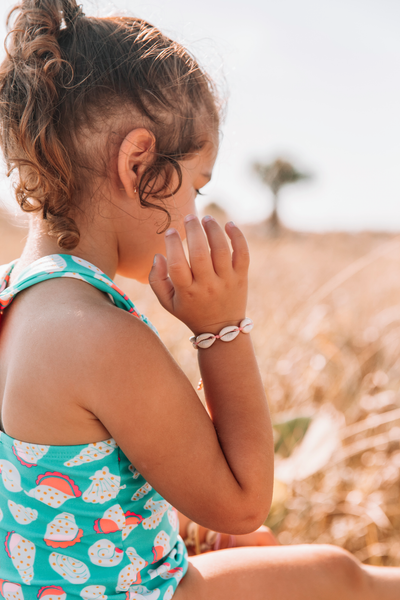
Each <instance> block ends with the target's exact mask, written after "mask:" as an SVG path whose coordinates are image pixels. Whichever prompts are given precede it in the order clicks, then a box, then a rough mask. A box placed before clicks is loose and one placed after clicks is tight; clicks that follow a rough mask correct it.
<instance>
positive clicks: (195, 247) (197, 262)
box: [185, 215, 214, 281]
mask: <svg viewBox="0 0 400 600" xmlns="http://www.w3.org/2000/svg"><path fill="white" fill-rule="evenodd" d="M185 229H186V240H187V245H188V250H189V260H190V266H191V268H192V273H193V278H194V279H195V280H197V281H200V280H204V279H207V278H209V277H210V276H211V275H212V274H214V267H213V264H212V260H211V255H210V249H209V247H208V243H207V239H206V236H205V234H204V231H203V228H202V226H201V225H200V221H199V220H198V218H197V217H196V216H195V215H187V216H186V217H185Z"/></svg>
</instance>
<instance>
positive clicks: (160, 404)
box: [0, 0, 400, 600]
mask: <svg viewBox="0 0 400 600" xmlns="http://www.w3.org/2000/svg"><path fill="white" fill-rule="evenodd" d="M10 27H11V32H10V34H9V36H8V38H7V56H6V58H5V60H4V62H3V64H2V67H1V73H0V96H1V102H0V119H1V144H2V149H3V152H4V155H5V159H6V162H7V165H8V169H9V172H10V173H11V172H15V173H16V175H17V178H16V180H15V194H16V198H17V200H18V202H19V204H20V206H21V208H22V209H23V210H25V211H28V212H30V213H31V227H30V232H29V235H28V239H27V242H26V246H25V249H24V251H23V253H22V256H21V257H20V258H19V259H18V260H16V261H14V262H13V263H11V264H9V265H5V266H3V267H1V269H0V308H1V309H2V321H1V329H0V398H1V402H0V408H1V417H2V432H1V434H0V471H1V481H0V532H1V538H2V545H1V548H0V593H1V594H2V596H3V597H4V598H6V599H7V600H24V599H25V600H31V599H32V600H33V599H35V600H36V599H41V598H46V599H47V600H65V599H66V598H69V599H72V598H76V599H80V598H83V599H85V600H91V599H94V600H97V599H99V600H106V599H107V598H109V599H116V598H120V597H121V594H123V595H124V597H126V598H127V599H128V600H135V599H146V600H157V599H160V600H170V599H171V598H172V597H174V600H203V599H204V600H225V599H226V600H239V599H240V600H243V599H245V598H251V599H252V600H264V599H270V600H275V599H276V600H278V599H279V600H286V599H291V600H294V599H296V600H297V599H299V600H300V599H306V598H307V599H310V598H313V599H318V600H325V599H326V600H328V599H332V600H333V599H335V600H336V599H337V598H340V599H341V600H346V599H351V600H356V599H363V600H368V599H371V600H372V599H379V600H394V599H398V598H399V594H400V569H397V568H378V567H370V566H363V565H361V564H360V563H359V562H358V561H357V560H355V559H354V558H353V557H352V556H351V555H350V554H349V553H347V552H345V551H343V550H341V549H339V548H336V547H331V546H311V545H310V546H291V547H282V546H277V545H273V544H274V540H273V538H272V536H270V534H269V532H268V531H267V530H266V529H262V528H261V529H259V528H260V526H261V525H262V523H263V522H264V521H265V519H266V517H267V514H268V510H269V507H270V503H271V497H272V485H273V459H274V457H273V443H272V442H273V438H272V430H271V423H270V417H269V411H268V406H267V401H266V398H265V394H264V390H263V386H262V382H261V378H260V374H259V371H258V367H257V363H256V359H255V356H254V352H253V348H252V343H251V336H250V335H249V332H250V329H251V327H252V322H251V320H250V319H249V318H248V317H249V316H251V315H247V313H246V298H247V270H248V264H249V253H248V249H247V245H246V241H245V239H244V237H243V234H242V233H241V231H240V230H239V229H238V228H237V227H236V226H235V225H234V224H233V223H228V224H227V225H226V228H225V229H226V234H227V235H228V237H229V238H230V241H231V245H232V249H233V252H232V253H231V250H230V247H229V245H228V243H227V239H226V237H225V234H224V233H223V231H222V230H221V228H220V227H219V226H218V224H217V223H216V222H215V221H214V220H213V219H212V218H210V217H205V218H204V219H203V222H202V225H203V227H202V225H201V224H200V222H199V220H198V219H197V217H196V216H195V198H196V194H197V192H198V190H199V189H200V188H201V187H202V186H204V185H205V184H206V183H207V182H208V181H209V179H210V178H211V173H212V169H213V164H214V161H215V158H216V154H217V150H218V136H219V106H218V100H217V96H216V94H215V91H214V87H213V84H212V82H211V80H210V79H209V77H208V76H207V75H206V74H205V73H204V72H203V71H202V70H201V69H200V67H199V65H198V64H197V63H196V61H195V60H194V59H193V57H191V56H190V55H189V54H188V52H187V51H186V50H185V49H184V48H183V47H182V46H181V45H179V44H178V43H176V42H173V41H171V40H170V39H168V38H166V37H165V36H163V35H162V34H161V33H160V32H159V31H158V30H157V29H156V28H154V27H152V26H151V25H150V24H148V23H146V22H145V21H142V20H140V19H135V18H125V17H124V18H122V17H113V18H104V19H95V18H92V17H86V16H85V15H84V14H83V13H82V11H81V9H80V8H79V7H78V6H77V4H76V2H75V0H23V1H22V2H21V3H20V5H19V6H18V7H16V9H14V11H13V12H12V15H11V22H10ZM185 237H186V238H187V243H188V250H189V261H187V259H186V257H185V254H184V250H183V246H182V241H181V240H182V239H183V238H185ZM153 259H154V260H153ZM116 273H119V274H121V275H123V276H125V277H130V278H133V279H137V280H138V281H141V282H146V281H149V282H150V285H151V287H152V289H153V290H154V293H155V294H156V296H157V297H158V299H159V301H160V303H161V304H162V306H163V307H164V308H165V309H166V310H167V311H169V312H171V313H172V314H173V315H175V316H176V317H177V318H178V319H180V320H181V321H183V322H184V323H185V324H186V325H187V326H188V327H189V328H190V329H191V331H192V332H193V338H192V343H193V346H194V348H193V353H196V352H197V356H198V359H199V364H200V370H201V375H202V378H203V381H204V389H205V395H206V401H207V408H208V412H207V411H206V410H205V409H204V407H203V405H202V404H201V402H200V400H199V398H198V396H197V394H196V392H195V391H194V390H193V388H192V386H191V384H190V382H189V381H188V379H187V378H186V377H185V375H184V374H183V373H182V371H181V370H180V368H179V367H178V365H177V364H176V363H175V362H174V360H173V359H172V357H171V356H170V354H169V353H168V351H167V350H166V348H165V347H164V346H163V344H162V342H161V341H160V339H159V338H158V336H157V334H156V332H155V330H154V328H153V327H152V325H151V324H150V323H149V322H148V321H147V319H146V317H145V316H144V315H141V314H140V313H139V312H138V310H137V309H136V308H135V306H134V305H133V303H132V301H131V300H130V299H129V298H128V297H127V296H126V295H125V294H124V292H123V291H122V290H120V289H119V288H118V286H116V285H115V284H114V283H113V278H114V276H115V274H116ZM39 283H40V285H36V284H39ZM188 343H189V342H188ZM173 507H176V508H173ZM177 510H179V511H180V513H181V523H180V533H181V535H179V522H178V516H177ZM183 515H185V517H183ZM257 530H258V531H257ZM215 532H221V533H222V534H224V535H218V534H217V533H215ZM252 532H256V533H252ZM181 536H182V537H185V538H186V537H187V538H188V541H187V545H188V547H189V548H191V549H192V553H195V555H194V556H191V557H189V558H188V552H187V549H186V546H185V544H184V543H183V541H182V537H181ZM233 545H236V546H241V547H235V548H228V546H233ZM246 545H247V547H245V546H246ZM221 547H225V548H226V549H223V550H219V551H212V552H205V551H206V550H217V549H218V548H221ZM199 553H200V554H199ZM178 584H179V585H178Z"/></svg>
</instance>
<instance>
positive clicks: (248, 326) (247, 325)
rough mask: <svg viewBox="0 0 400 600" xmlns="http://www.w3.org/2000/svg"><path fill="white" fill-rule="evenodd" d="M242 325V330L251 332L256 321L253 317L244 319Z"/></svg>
mask: <svg viewBox="0 0 400 600" xmlns="http://www.w3.org/2000/svg"><path fill="white" fill-rule="evenodd" d="M240 327H241V328H242V332H243V333H250V331H251V330H252V329H253V327H254V323H253V321H252V320H251V319H247V318H246V319H243V321H241V322H240Z"/></svg>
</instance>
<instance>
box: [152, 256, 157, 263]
mask: <svg viewBox="0 0 400 600" xmlns="http://www.w3.org/2000/svg"><path fill="white" fill-rule="evenodd" d="M156 264H157V254H155V255H154V258H153V265H154V266H155V265H156Z"/></svg>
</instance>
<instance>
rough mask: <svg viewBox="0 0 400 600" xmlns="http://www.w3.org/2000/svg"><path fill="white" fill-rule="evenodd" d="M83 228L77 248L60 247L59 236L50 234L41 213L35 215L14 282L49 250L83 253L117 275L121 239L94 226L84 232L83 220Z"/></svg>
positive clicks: (52, 251)
mask: <svg viewBox="0 0 400 600" xmlns="http://www.w3.org/2000/svg"><path fill="white" fill-rule="evenodd" d="M79 229H80V231H81V241H80V242H79V244H78V245H77V246H76V247H75V248H74V249H73V250H64V249H60V247H59V246H58V244H57V240H56V239H55V238H54V237H51V236H50V235H48V233H47V224H46V222H45V221H43V219H42V218H41V217H39V216H36V215H35V216H32V215H31V221H30V226H29V234H28V237H27V240H26V243H25V247H24V249H23V252H22V254H21V257H20V259H19V261H18V264H17V265H16V266H15V268H14V269H13V272H12V275H11V283H12V281H13V280H14V279H15V278H17V276H18V274H19V273H20V272H21V271H22V270H23V269H25V268H26V267H27V266H28V265H30V264H31V263H33V262H34V261H36V260H39V258H42V257H43V256H48V255H49V254H72V255H74V256H79V257H80V258H83V259H84V260H87V261H88V262H90V263H92V264H94V265H95V266H96V267H98V268H99V269H101V270H102V271H103V272H104V273H105V274H106V275H108V277H110V278H111V279H114V277H115V274H116V271H117V265H118V247H117V243H115V242H114V243H113V236H112V235H110V234H108V233H107V232H104V230H103V231H100V230H97V229H96V228H93V227H92V228H91V231H90V232H89V231H85V234H84V235H82V233H83V231H82V229H83V226H82V224H79ZM93 231H94V235H93Z"/></svg>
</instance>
